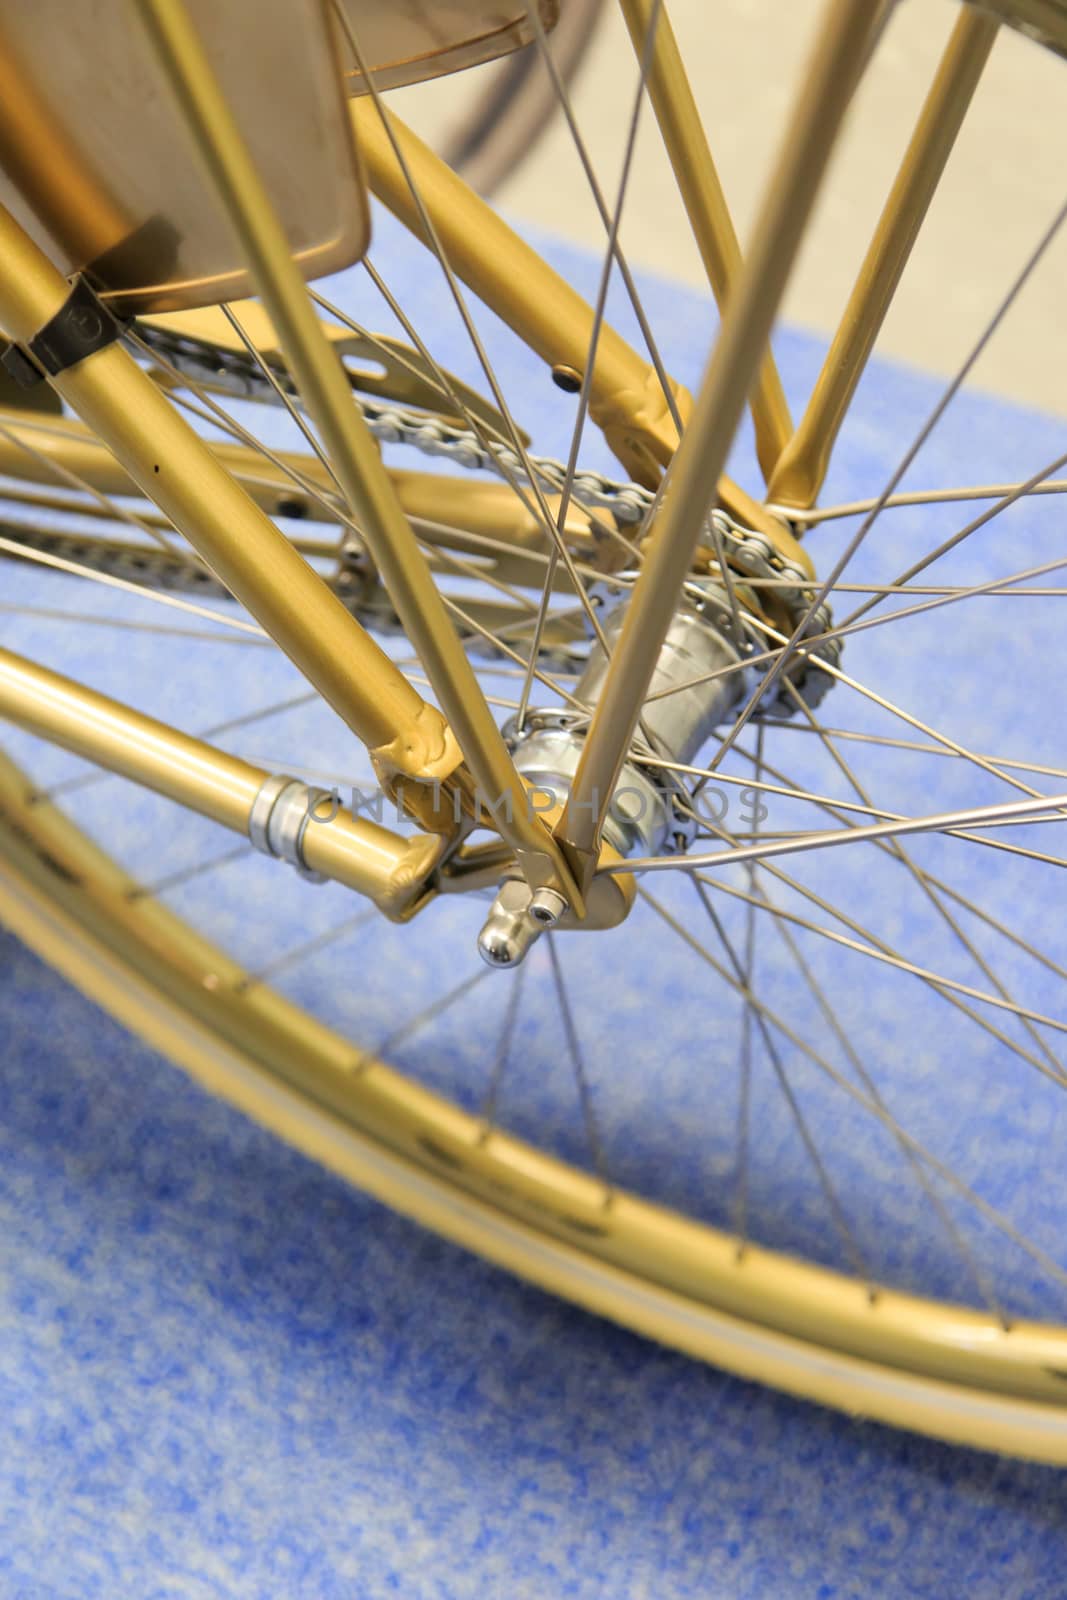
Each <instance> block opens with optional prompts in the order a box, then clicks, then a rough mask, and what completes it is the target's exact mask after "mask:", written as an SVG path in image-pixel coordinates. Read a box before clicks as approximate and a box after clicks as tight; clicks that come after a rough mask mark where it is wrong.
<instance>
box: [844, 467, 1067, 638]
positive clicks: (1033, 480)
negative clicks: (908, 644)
mask: <svg viewBox="0 0 1067 1600" xmlns="http://www.w3.org/2000/svg"><path fill="white" fill-rule="evenodd" d="M1065 463H1067V450H1065V451H1063V452H1062V453H1061V454H1060V455H1058V456H1056V457H1055V459H1054V460H1053V461H1050V462H1049V464H1048V466H1046V467H1042V468H1041V470H1040V471H1039V472H1035V473H1034V474H1033V476H1032V477H1030V478H1028V479H1027V480H1026V482H1025V483H1024V484H1021V485H1020V486H1019V488H1017V489H1013V490H1012V491H1011V493H1010V494H1006V495H1003V496H1002V497H1001V499H999V500H996V501H994V503H993V504H992V505H991V506H990V507H989V508H988V509H987V510H985V511H983V512H982V513H981V515H980V516H977V517H975V518H974V519H973V520H972V521H971V522H968V523H967V525H966V526H965V527H963V528H961V529H960V530H959V532H958V533H954V534H953V535H952V536H951V538H948V539H945V540H943V541H942V542H941V544H939V545H937V546H936V547H935V548H934V549H933V550H931V551H930V552H929V554H927V555H925V556H923V558H922V560H921V561H915V562H913V563H912V565H911V566H910V567H908V568H907V569H906V570H905V571H904V572H902V573H901V574H900V576H899V578H897V579H895V580H894V581H895V583H897V584H905V583H908V582H910V580H911V579H912V578H916V577H918V575H919V573H920V572H925V570H926V568H927V567H929V566H932V565H933V563H934V562H935V561H938V560H940V558H941V557H942V556H943V555H947V554H948V552H949V551H950V550H954V549H955V548H956V546H957V545H959V544H962V543H963V541H964V540H965V539H969V538H970V537H971V535H972V534H973V533H977V532H978V530H979V528H984V527H985V526H986V524H987V523H990V522H992V521H993V519H994V517H999V516H1000V514H1001V512H1002V511H1006V510H1007V509H1008V507H1009V506H1013V505H1015V503H1016V502H1017V501H1018V500H1020V499H1022V497H1023V495H1025V494H1027V493H1028V492H1029V491H1030V490H1031V489H1032V488H1034V487H1035V486H1036V485H1037V484H1039V483H1040V482H1041V481H1042V480H1043V479H1044V478H1047V477H1049V476H1050V475H1051V474H1052V473H1053V472H1058V471H1059V469H1060V468H1061V467H1062V466H1063V465H1064V464H1065ZM1051 570H1053V567H1052V566H1045V567H1040V568H1034V569H1033V570H1032V571H1031V572H1029V573H1027V574H1025V576H1027V577H1031V576H1032V577H1039V576H1041V575H1042V574H1043V573H1044V572H1046V571H1051ZM1023 576H1024V575H1023V574H1020V575H1019V577H1020V579H1021V578H1022V577H1023ZM1002 581H1004V582H1007V583H1009V584H1010V583H1011V582H1012V581H1013V580H1012V579H1011V578H1008V579H1005V580H1002ZM979 592H980V591H979ZM952 598H954V597H953V596H946V600H950V599H952ZM880 603H881V597H880V596H877V595H875V596H872V598H871V599H870V600H865V601H864V603H863V604H862V605H861V606H857V607H856V609H855V611H853V612H851V613H850V614H849V615H848V616H847V617H846V618H845V622H844V626H845V627H846V628H847V627H849V626H850V625H852V624H854V623H855V622H856V620H857V619H858V618H859V617H862V616H864V615H866V613H867V612H868V611H870V610H871V608H872V607H873V606H876V605H879V604H880ZM940 603H941V602H935V601H930V602H928V605H930V606H932V605H934V604H940ZM916 609H925V607H919V608H916Z"/></svg>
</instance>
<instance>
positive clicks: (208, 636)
mask: <svg viewBox="0 0 1067 1600" xmlns="http://www.w3.org/2000/svg"><path fill="white" fill-rule="evenodd" d="M0 613H2V614H3V615H4V616H16V617H39V618H42V619H46V620H47V621H49V622H76V623H78V624H79V625H80V626H82V627H89V628H119V629H121V630H123V631H124V632H128V633H151V634H159V635H161V636H163V637H165V638H170V639H198V640H200V641H202V642H204V643H207V644H244V645H256V646H258V647H259V648H260V649H264V648H274V640H273V639H268V638H267V637H266V636H265V635H264V637H263V638H262V639H249V638H247V637H244V636H242V637H237V636H236V635H234V634H232V633H210V632H208V631H207V629H204V628H173V627H171V628H168V627H165V626H164V625H163V624H161V623H158V622H131V621H130V619H129V618H128V617H97V616H94V615H93V613H92V612H91V611H60V610H58V609H57V608H56V607H54V606H23V605H9V604H8V603H7V602H6V601H0Z"/></svg>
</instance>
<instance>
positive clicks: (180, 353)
mask: <svg viewBox="0 0 1067 1600" xmlns="http://www.w3.org/2000/svg"><path fill="white" fill-rule="evenodd" d="M137 337H138V339H139V341H140V342H141V343H142V344H143V345H147V346H148V347H149V348H150V349H151V350H154V351H157V352H158V353H159V354H160V355H161V356H162V357H163V358H164V359H165V360H167V361H168V362H169V363H170V364H171V365H172V366H173V367H175V368H176V369H177V370H178V371H179V372H180V373H182V374H183V376H185V377H187V378H189V379H190V380H191V381H193V382H199V383H203V384H208V385H210V386H211V387H213V388H219V387H222V388H224V389H225V390H226V392H227V393H229V394H233V395H235V396H237V397H239V398H241V399H248V400H265V401H268V402H273V403H275V404H276V403H277V395H276V394H275V392H274V389H273V388H272V386H271V384H270V383H269V381H268V379H267V378H266V377H265V376H264V374H263V372H262V371H261V369H260V368H259V366H258V364H257V363H256V361H255V360H254V359H253V358H252V357H251V356H250V355H248V354H247V353H244V352H238V351H232V350H223V349H221V348H220V347H219V346H217V345H214V344H211V343H210V342H209V341H206V340H199V339H193V338H190V337H189V336H188V335H186V334H172V333H170V332H169V331H166V330H164V329H162V328H160V327H158V326H152V325H148V324H138V326H137ZM272 371H273V372H274V376H275V378H276V379H277V381H278V383H279V384H280V386H281V387H282V388H283V389H285V390H287V391H288V392H289V393H291V394H293V395H294V396H295V388H294V386H293V383H292V380H291V378H290V377H289V374H288V373H287V372H286V370H285V368H284V367H280V366H278V367H274V368H272ZM359 405H360V407H361V409H362V411H363V415H364V418H365V419H366V422H367V426H368V428H369V429H370V431H371V433H372V434H373V435H374V437H375V438H376V439H377V440H378V442H379V443H380V444H395V445H404V446H407V447H409V448H412V449H415V450H418V451H419V452H420V453H421V454H422V455H426V456H434V457H438V458H440V459H443V460H446V461H451V462H453V463H454V464H455V465H456V466H458V467H460V468H462V469H463V470H465V471H468V472H493V473H495V474H497V475H498V476H501V477H504V478H508V479H511V480H512V481H517V482H521V483H529V482H530V472H531V471H532V473H533V474H534V476H535V477H536V480H537V483H538V485H539V486H540V487H541V488H542V489H543V490H545V491H547V492H548V493H549V494H559V493H561V492H562V490H563V488H564V486H565V484H566V482H567V468H566V467H565V466H564V464H563V463H562V462H561V461H556V460H554V459H553V458H552V457H550V456H533V455H529V454H527V455H526V456H525V457H524V456H522V455H520V454H519V452H518V451H517V450H515V449H513V448H512V447H511V446H510V445H508V444H505V443H503V442H502V441H500V440H495V439H489V440H483V439H482V438H480V437H479V435H478V434H477V433H476V432H475V431H474V429H472V428H463V427H457V426H456V425H455V424H453V423H450V422H447V421H446V420H445V419H444V418H442V417H435V416H430V415H428V414H427V413H426V412H422V411H408V410H405V409H404V408H403V407H400V406H397V405H392V404H383V403H382V402H380V401H377V400H373V399H370V398H368V397H366V396H360V397H359ZM571 494H572V497H573V499H574V500H575V501H577V502H578V504H579V505H582V506H584V507H585V508H586V509H587V510H590V511H601V512H607V513H608V514H609V515H610V516H612V517H613V518H614V519H615V521H616V523H618V524H619V525H620V526H621V527H636V526H639V525H640V524H641V523H642V522H643V521H644V519H645V517H646V516H647V514H648V512H649V510H650V509H651V507H652V505H653V502H654V499H655V496H654V494H653V492H652V491H651V490H649V489H645V488H644V487H643V486H642V485H641V484H638V483H625V482H617V481H615V480H613V479H611V478H606V477H604V476H603V475H602V474H600V473H597V472H589V471H585V472H578V473H576V474H575V475H574V478H573V480H572V484H571ZM712 516H713V518H714V521H715V524H716V527H717V529H718V531H719V533H720V534H721V536H722V539H723V544H724V550H725V552H726V554H727V559H728V564H729V567H730V569H731V572H732V573H735V574H737V575H739V576H740V577H741V578H742V580H743V579H744V578H746V577H748V578H757V579H760V580H762V581H763V582H765V583H773V584H774V585H775V588H774V593H775V595H776V597H777V598H778V599H779V601H780V602H781V604H782V606H783V608H784V610H785V612H786V614H787V616H788V618H789V620H790V624H791V627H792V628H793V629H794V630H795V629H796V628H798V627H799V626H800V625H801V623H802V622H804V621H805V618H807V617H808V611H809V609H810V603H811V602H810V599H809V592H810V588H811V580H810V578H809V577H808V575H807V573H805V572H804V571H803V570H802V569H801V568H799V567H796V566H793V565H792V564H790V563H789V562H788V561H786V559H785V558H784V557H783V556H782V555H781V553H780V552H779V551H778V550H777V549H776V548H775V547H774V545H773V544H772V543H771V540H770V539H768V538H767V537H766V536H765V535H764V534H762V533H759V532H757V531H756V530H754V529H751V528H745V527H743V526H742V525H741V524H740V523H738V522H736V521H735V520H734V519H733V518H732V517H730V516H728V515H727V514H726V512H724V511H722V510H716V511H714V512H713V513H712ZM16 536H17V537H18V538H19V539H20V540H21V542H23V543H25V544H28V545H32V546H33V547H34V548H36V549H47V550H49V551H51V552H52V553H55V554H62V555H63V556H65V557H66V558H67V559H69V560H75V561H79V562H81V563H83V564H85V565H90V566H93V570H105V571H107V572H108V573H110V574H112V575H117V576H121V577H127V578H133V579H135V580H140V581H143V580H144V579H145V577H146V576H151V577H153V578H154V579H155V581H156V582H157V583H158V584H159V586H160V587H163V588H192V589H198V590H200V591H201V592H217V591H215V589H214V588H213V586H212V583H211V580H210V577H209V575H208V574H206V573H202V572H201V571H200V570H199V569H197V568H193V567H192V565H191V564H190V565H188V566H187V567H186V568H185V571H184V573H183V571H182V563H181V562H180V561H177V560H175V558H174V557H172V556H168V555H166V554H165V553H164V552H163V551H152V552H147V551H146V552H144V553H143V554H142V553H141V552H140V551H138V553H137V555H136V558H133V557H131V555H130V553H129V551H128V549H127V550H125V551H124V550H123V547H122V546H121V544H119V543H105V542H103V541H99V540H95V541H94V540H92V539H88V538H85V537H79V535H77V534H75V533H71V534H69V535H67V534H63V535H56V534H50V535H44V534H35V531H34V530H33V529H31V528H29V527H22V526H19V528H18V533H17V535H16ZM94 563H95V565H94ZM219 589H221V586H219ZM221 592H223V593H225V591H224V590H222V591H221ZM342 598H344V599H346V600H348V598H349V597H348V596H347V595H345V594H342ZM353 603H354V606H355V608H357V609H358V602H353ZM374 609H375V619H374V620H375V621H377V622H378V623H379V624H380V623H381V621H382V617H381V615H380V606H379V607H377V608H374ZM832 626H833V618H832V614H831V611H830V607H829V606H828V605H826V604H825V602H824V603H822V604H821V605H819V606H818V607H817V609H816V611H815V612H814V613H813V615H812V616H811V617H810V618H808V620H807V621H806V623H805V629H804V631H805V634H806V635H814V634H821V633H826V632H828V631H829V629H830V628H831V627H832ZM758 648H759V647H758V646H755V645H754V646H753V653H757V652H758ZM840 656H841V643H840V640H837V639H824V640H821V641H820V642H819V643H818V644H815V645H813V646H812V647H811V648H810V650H807V651H804V652H800V653H797V655H796V656H795V667H794V668H793V669H792V670H791V672H790V680H791V681H792V682H793V684H794V685H795V687H796V688H798V689H799V690H801V692H802V693H803V694H804V697H805V699H806V700H807V702H808V704H809V705H813V706H814V705H817V704H818V702H819V701H820V700H821V699H822V697H823V695H824V694H825V693H826V691H827V690H828V689H829V688H830V687H831V685H832V683H833V679H832V677H831V676H830V675H829V674H828V673H826V672H820V671H818V663H819V661H820V660H822V661H826V662H828V663H829V664H831V665H832V666H836V665H837V663H838V661H839V660H840ZM809 667H814V668H815V670H814V671H812V670H809ZM766 709H767V710H768V711H770V710H773V713H774V715H776V716H781V715H790V714H791V713H792V712H793V711H794V710H795V706H794V704H793V700H792V697H791V696H788V695H787V694H786V693H785V692H784V691H779V692H776V693H775V694H774V695H773V697H772V699H771V700H770V701H769V703H768V706H767V707H766Z"/></svg>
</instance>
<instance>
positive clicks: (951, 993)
mask: <svg viewBox="0 0 1067 1600" xmlns="http://www.w3.org/2000/svg"><path fill="white" fill-rule="evenodd" d="M827 809H830V808H827ZM694 814H698V813H694ZM712 831H713V832H714V833H715V835H716V836H717V837H719V838H721V839H724V840H725V841H726V842H727V843H728V844H732V843H733V840H734V835H733V834H729V833H727V831H726V830H725V829H724V828H722V827H721V826H720V825H719V824H717V823H713V824H712ZM878 848H879V849H881V850H884V851H890V850H891V846H890V845H889V843H888V842H886V841H880V842H879V844H878ZM764 866H765V870H766V871H767V872H768V873H769V874H770V876H771V877H773V878H774V879H776V881H777V882H779V883H781V884H782V885H783V886H784V887H785V888H786V889H788V890H790V891H792V892H793V893H795V894H797V895H799V896H800V897H801V898H802V899H805V900H808V901H810V902H811V904H812V905H814V906H816V907H817V908H818V909H819V910H820V911H823V912H825V913H826V914H827V915H828V916H831V917H833V918H834V920H835V921H836V922H839V923H841V925H842V926H843V927H846V928H848V929H849V931H850V932H851V933H853V934H854V935H856V937H857V938H858V939H859V940H860V941H862V945H861V948H862V949H863V950H866V948H867V947H868V946H870V947H872V948H874V949H875V950H878V951H881V952H883V953H884V955H885V956H886V957H888V958H889V959H890V961H891V963H898V962H900V963H904V962H905V958H904V957H903V956H902V955H901V954H900V953H899V952H898V951H896V950H894V949H893V947H892V946H891V945H890V944H888V943H887V941H886V940H884V939H881V938H879V937H878V935H877V934H876V933H873V932H872V931H871V929H870V928H867V927H865V926H864V925H863V924H862V923H860V922H857V921H856V919H855V918H854V917H851V916H849V915H848V914H847V913H846V912H845V911H842V909H841V908H840V906H836V905H833V904H831V902H830V901H828V900H826V899H825V898H824V897H823V896H822V895H820V894H819V893H818V892H817V891H816V890H815V889H813V888H811V887H810V886H809V885H808V884H805V883H802V882H801V881H800V880H799V879H797V878H794V877H792V876H790V874H789V873H787V872H784V871H783V870H782V868H781V867H779V866H775V865H774V864H773V863H770V862H767V863H764ZM707 882H708V883H709V885H710V884H712V883H714V884H716V885H717V886H718V887H719V888H721V889H722V890H723V891H724V892H725V893H726V894H728V895H731V896H733V897H734V898H738V899H742V900H744V899H745V898H746V897H745V896H744V894H743V893H742V892H741V891H740V890H737V889H735V888H732V887H731V886H729V885H727V884H726V883H724V882H723V881H722V880H721V879H714V880H713V879H708V880H707ZM781 915H782V917H783V918H785V917H787V916H789V915H790V913H787V912H784V911H783V912H782V913H781ZM810 927H811V928H812V929H813V930H814V931H819V925H818V924H810ZM905 964H906V965H908V966H909V968H910V970H911V972H912V976H915V977H919V978H920V979H921V981H923V982H924V983H926V984H927V986H928V987H929V988H930V989H931V990H933V992H934V993H936V994H938V995H939V996H940V997H941V998H942V999H943V1000H945V1001H947V1002H948V1004H949V1005H951V1006H953V1007H954V1008H955V1009H956V1010H957V1011H960V1012H961V1013H962V1014H963V1015H964V1016H965V1017H968V1018H969V1019H970V1020H971V1021H972V1022H974V1023H976V1024H977V1025H978V1027H980V1028H981V1029H982V1030H983V1031H984V1032H986V1033H988V1034H990V1035H991V1037H993V1038H994V1039H996V1040H997V1041H998V1043H1000V1044H1003V1045H1004V1046H1005V1047H1006V1048H1007V1049H1008V1050H1010V1051H1011V1052H1012V1053H1013V1054H1014V1055H1016V1056H1018V1057H1019V1059H1020V1060H1021V1061H1025V1062H1026V1063H1027V1064H1028V1065H1029V1066H1032V1067H1034V1068H1036V1070H1037V1071H1038V1072H1041V1073H1043V1074H1044V1075H1045V1076H1048V1075H1049V1071H1048V1068H1047V1066H1046V1065H1045V1064H1044V1063H1043V1062H1042V1061H1041V1060H1039V1059H1038V1057H1036V1056H1034V1055H1031V1053H1030V1052H1029V1051H1028V1050H1026V1049H1025V1048H1024V1047H1023V1046H1022V1045H1020V1044H1018V1043H1017V1042H1016V1041H1015V1040H1014V1039H1013V1038H1011V1036H1010V1035H1009V1034H1007V1033H1005V1032H1004V1030H1003V1029H1002V1028H999V1027H997V1025H996V1024H995V1023H994V1022H993V1021H992V1020H991V1019H990V1018H988V1017H986V1016H984V1015H983V1014H982V1013H981V1012H979V1011H976V1010H975V1009H974V1007H973V1006H970V1005H968V1004H967V1002H966V1001H965V1000H964V999H962V998H961V997H960V995H959V994H958V993H957V992H956V986H955V985H954V984H952V983H950V982H948V981H946V980H942V979H940V978H938V979H937V981H935V979H934V975H932V974H930V975H927V974H925V973H924V972H923V970H922V969H920V968H917V967H914V965H913V964H908V963H905ZM994 1003H995V1002H994ZM1056 1077H1057V1080H1058V1077H1059V1073H1058V1069H1057V1071H1056Z"/></svg>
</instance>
